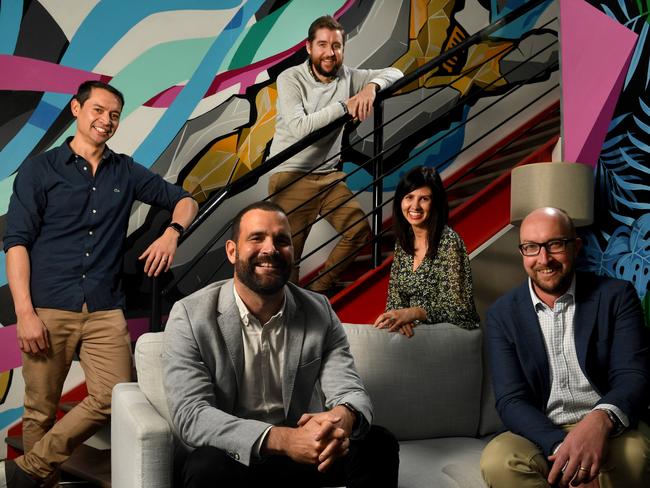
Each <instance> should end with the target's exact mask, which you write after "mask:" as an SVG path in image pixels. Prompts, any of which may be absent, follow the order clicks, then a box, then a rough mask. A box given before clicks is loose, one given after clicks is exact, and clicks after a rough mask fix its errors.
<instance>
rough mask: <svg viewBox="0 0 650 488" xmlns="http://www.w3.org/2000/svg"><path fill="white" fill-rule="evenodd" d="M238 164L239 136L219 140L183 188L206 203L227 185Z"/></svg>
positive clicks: (196, 167) (190, 175)
mask: <svg viewBox="0 0 650 488" xmlns="http://www.w3.org/2000/svg"><path fill="white" fill-rule="evenodd" d="M236 163H237V134H232V135H230V136H227V137H224V138H223V139H219V140H218V141H217V142H215V143H214V144H213V145H212V147H210V149H208V151H207V152H206V153H205V154H204V155H203V156H202V157H201V159H199V161H198V163H197V164H196V166H194V168H192V171H191V172H190V174H189V175H188V176H187V178H185V181H184V182H183V188H185V189H186V190H187V191H188V192H190V193H191V194H192V196H194V197H195V198H196V199H197V200H198V201H199V202H202V201H205V199H206V198H207V196H208V193H209V192H210V191H211V190H213V189H215V188H220V187H222V186H224V185H226V184H227V183H228V182H229V180H230V175H231V173H232V170H233V167H234V165H235V164H236Z"/></svg>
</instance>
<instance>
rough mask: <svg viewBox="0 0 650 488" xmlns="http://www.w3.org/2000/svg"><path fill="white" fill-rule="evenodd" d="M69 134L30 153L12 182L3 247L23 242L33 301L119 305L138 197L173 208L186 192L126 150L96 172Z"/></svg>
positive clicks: (107, 157)
mask: <svg viewBox="0 0 650 488" xmlns="http://www.w3.org/2000/svg"><path fill="white" fill-rule="evenodd" d="M69 142H70V139H68V140H67V141H66V142H65V143H64V144H62V145H61V146H59V147H58V148H55V149H52V150H49V151H47V152H45V153H42V154H39V155H37V156H34V157H32V158H29V159H27V160H26V161H25V162H24V163H23V164H22V165H21V167H20V170H19V172H18V175H17V176H16V179H15V181H14V191H13V194H12V195H11V199H10V201H9V210H8V212H7V220H6V225H7V227H6V228H7V231H6V235H5V238H4V250H5V252H7V250H8V249H9V248H10V247H12V246H17V245H21V246H25V247H26V248H27V250H28V252H29V256H30V263H31V282H30V291H31V295H32V303H33V305H34V307H43V308H56V309H61V310H70V311H81V307H82V305H83V304H84V302H85V303H86V304H87V306H88V310H89V311H95V310H109V309H114V308H122V307H123V306H124V297H123V295H122V291H121V289H120V275H121V270H122V257H123V246H124V240H125V238H126V231H127V227H128V222H129V215H130V213H131V205H132V204H133V201H134V200H139V201H141V202H144V203H148V204H151V205H157V206H160V207H164V208H166V209H168V210H170V211H171V210H173V208H174V206H175V205H176V203H177V202H178V201H179V200H181V199H182V198H185V197H188V196H189V194H188V193H187V192H186V191H185V190H183V189H182V188H181V187H178V186H176V185H172V184H171V183H168V182H166V181H165V180H164V179H163V178H162V177H161V176H160V175H157V174H155V173H152V172H151V171H149V170H148V169H146V168H145V167H143V166H141V165H139V164H138V163H136V162H135V161H133V159H132V158H131V157H129V156H126V155H124V154H116V153H114V152H113V151H111V150H110V149H108V148H107V149H106V151H105V152H104V155H103V158H102V161H101V162H100V164H99V167H98V168H97V171H96V173H95V175H94V176H93V175H92V170H91V167H90V164H88V162H87V161H86V160H85V159H83V158H82V157H81V156H77V155H76V154H74V153H73V152H72V150H71V149H70V146H69V145H68V144H69Z"/></svg>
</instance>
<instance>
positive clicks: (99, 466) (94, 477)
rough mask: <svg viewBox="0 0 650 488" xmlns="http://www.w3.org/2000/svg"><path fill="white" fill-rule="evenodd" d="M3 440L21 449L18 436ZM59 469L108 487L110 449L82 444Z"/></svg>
mask: <svg viewBox="0 0 650 488" xmlns="http://www.w3.org/2000/svg"><path fill="white" fill-rule="evenodd" d="M5 442H6V443H7V445H9V446H11V447H13V448H14V449H16V450H18V451H22V450H23V440H22V438H21V437H19V436H11V437H7V438H5ZM61 471H63V473H68V474H70V475H72V476H74V477H76V478H79V479H82V480H84V481H88V482H89V483H92V484H93V485H94V486H98V487H101V488H110V487H111V450H110V449H103V450H100V449H95V448H94V447H90V446H87V445H86V444H82V445H81V446H79V447H78V448H77V449H75V450H74V452H73V453H72V456H70V459H68V460H67V461H66V462H65V463H63V464H62V465H61ZM72 486H77V485H72ZM79 486H81V485H79Z"/></svg>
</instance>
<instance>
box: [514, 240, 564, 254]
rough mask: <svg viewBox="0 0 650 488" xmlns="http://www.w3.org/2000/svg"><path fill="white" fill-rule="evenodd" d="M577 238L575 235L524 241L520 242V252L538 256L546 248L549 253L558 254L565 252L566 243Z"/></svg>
mask: <svg viewBox="0 0 650 488" xmlns="http://www.w3.org/2000/svg"><path fill="white" fill-rule="evenodd" d="M575 240H576V239H575V237H572V238H570V239H551V240H550V241H546V242H524V243H523V244H519V252H520V253H521V254H522V256H537V255H538V254H539V252H540V251H541V250H542V248H544V249H546V252H547V253H548V254H558V253H561V252H564V251H565V250H566V245H567V244H568V243H569V242H573V241H575Z"/></svg>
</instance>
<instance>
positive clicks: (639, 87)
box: [583, 0, 650, 326]
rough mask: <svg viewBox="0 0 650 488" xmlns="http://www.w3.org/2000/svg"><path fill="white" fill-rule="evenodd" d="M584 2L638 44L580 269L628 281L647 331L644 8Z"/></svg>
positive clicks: (649, 261) (603, 160) (649, 189)
mask: <svg viewBox="0 0 650 488" xmlns="http://www.w3.org/2000/svg"><path fill="white" fill-rule="evenodd" d="M589 3H590V4H592V5H593V6H594V7H596V8H598V9H600V10H601V11H603V12H605V13H606V14H607V15H608V16H609V17H611V18H613V19H616V20H617V21H619V22H620V23H621V24H623V25H624V26H626V27H627V28H628V29H630V30H632V31H634V32H636V33H637V34H638V35H639V40H638V42H637V45H636V48H635V51H634V54H633V57H632V62H631V64H630V67H629V69H628V73H627V76H626V77H625V83H624V86H623V92H622V93H621V95H620V97H619V101H618V104H617V106H616V110H615V112H614V116H613V117H612V122H611V124H610V126H609V131H608V134H607V137H606V139H605V142H604V144H603V148H602V152H601V154H600V158H599V160H598V165H597V168H596V195H595V205H596V207H595V223H594V225H593V226H592V228H591V229H590V230H589V231H588V232H587V233H586V234H585V236H584V238H585V240H586V249H585V260H584V262H583V267H584V268H586V269H589V270H591V271H594V272H597V273H599V274H603V275H608V276H614V277H617V278H621V279H625V280H629V281H631V282H632V283H633V284H634V285H635V287H636V290H637V293H638V294H639V297H641V299H642V300H643V301H644V308H645V310H646V319H647V320H646V322H647V323H648V325H649V326H650V315H649V314H650V294H648V284H649V282H650V212H649V211H650V97H649V96H648V93H649V92H648V85H649V83H650V37H649V35H648V30H649V29H650V4H648V2H636V1H630V0H628V1H622V0H620V1H619V0H604V1H603V0H600V1H590V2H589Z"/></svg>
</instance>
